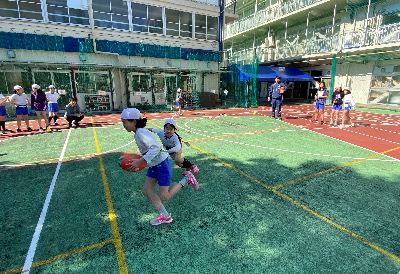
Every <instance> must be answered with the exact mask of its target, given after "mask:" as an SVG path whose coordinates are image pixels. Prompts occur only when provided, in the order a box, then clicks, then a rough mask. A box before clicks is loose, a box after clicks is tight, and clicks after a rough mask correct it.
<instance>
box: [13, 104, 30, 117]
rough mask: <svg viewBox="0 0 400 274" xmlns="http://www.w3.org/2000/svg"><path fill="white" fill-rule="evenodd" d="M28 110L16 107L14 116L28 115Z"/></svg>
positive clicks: (25, 107) (23, 107)
mask: <svg viewBox="0 0 400 274" xmlns="http://www.w3.org/2000/svg"><path fill="white" fill-rule="evenodd" d="M28 113H29V110H28V106H17V107H16V108H15V114H16V115H17V116H19V115H28Z"/></svg>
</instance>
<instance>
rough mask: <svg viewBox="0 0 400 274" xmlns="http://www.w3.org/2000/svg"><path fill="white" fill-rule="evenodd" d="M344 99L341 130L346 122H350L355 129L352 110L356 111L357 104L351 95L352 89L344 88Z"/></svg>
mask: <svg viewBox="0 0 400 274" xmlns="http://www.w3.org/2000/svg"><path fill="white" fill-rule="evenodd" d="M343 92H344V97H343V104H344V107H343V114H342V125H341V128H343V127H344V122H345V121H349V122H350V125H351V126H352V127H354V123H353V121H352V119H351V117H350V110H351V109H355V107H356V103H355V102H354V100H353V96H352V95H351V92H350V88H349V87H344V88H343Z"/></svg>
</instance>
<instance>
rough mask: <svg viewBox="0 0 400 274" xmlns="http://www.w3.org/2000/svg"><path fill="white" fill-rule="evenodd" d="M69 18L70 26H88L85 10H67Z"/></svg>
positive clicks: (87, 15)
mask: <svg viewBox="0 0 400 274" xmlns="http://www.w3.org/2000/svg"><path fill="white" fill-rule="evenodd" d="M69 17H70V19H69V21H70V23H71V24H77V25H85V26H88V25H89V13H88V11H87V10H80V9H79V10H78V9H69Z"/></svg>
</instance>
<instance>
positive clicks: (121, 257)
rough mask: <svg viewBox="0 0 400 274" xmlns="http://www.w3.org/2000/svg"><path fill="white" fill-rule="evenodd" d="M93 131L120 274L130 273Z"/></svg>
mask: <svg viewBox="0 0 400 274" xmlns="http://www.w3.org/2000/svg"><path fill="white" fill-rule="evenodd" d="M91 120H92V123H93V117H92V118H91ZM92 131H93V138H94V142H95V145H96V151H97V153H98V156H97V157H98V159H99V165H100V172H101V178H102V180H103V186H104V193H105V195H106V202H107V208H108V216H109V218H110V222H111V230H112V235H113V239H114V245H115V251H116V253H117V261H118V266H119V272H120V273H128V267H127V265H126V259H125V254H124V249H123V247H122V239H121V235H120V233H119V229H118V224H117V217H116V215H115V212H114V206H113V203H112V198H111V191H110V187H109V185H108V180H107V176H106V170H105V167H104V162H103V158H102V157H101V151H100V145H99V139H98V138H97V133H96V129H95V128H94V127H93V128H92Z"/></svg>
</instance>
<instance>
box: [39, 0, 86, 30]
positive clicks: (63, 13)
mask: <svg viewBox="0 0 400 274" xmlns="http://www.w3.org/2000/svg"><path fill="white" fill-rule="evenodd" d="M72 2H73V1H71V3H70V2H69V1H68V3H66V1H65V0H46V3H47V12H48V18H49V21H50V22H60V23H71V24H78V25H85V26H88V25H89V13H88V11H87V10H85V9H82V8H85V1H84V2H83V5H81V4H79V7H80V8H76V9H75V8H71V7H72V6H75V5H73V3H72ZM78 2H79V3H81V1H78ZM86 8H87V7H86Z"/></svg>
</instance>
